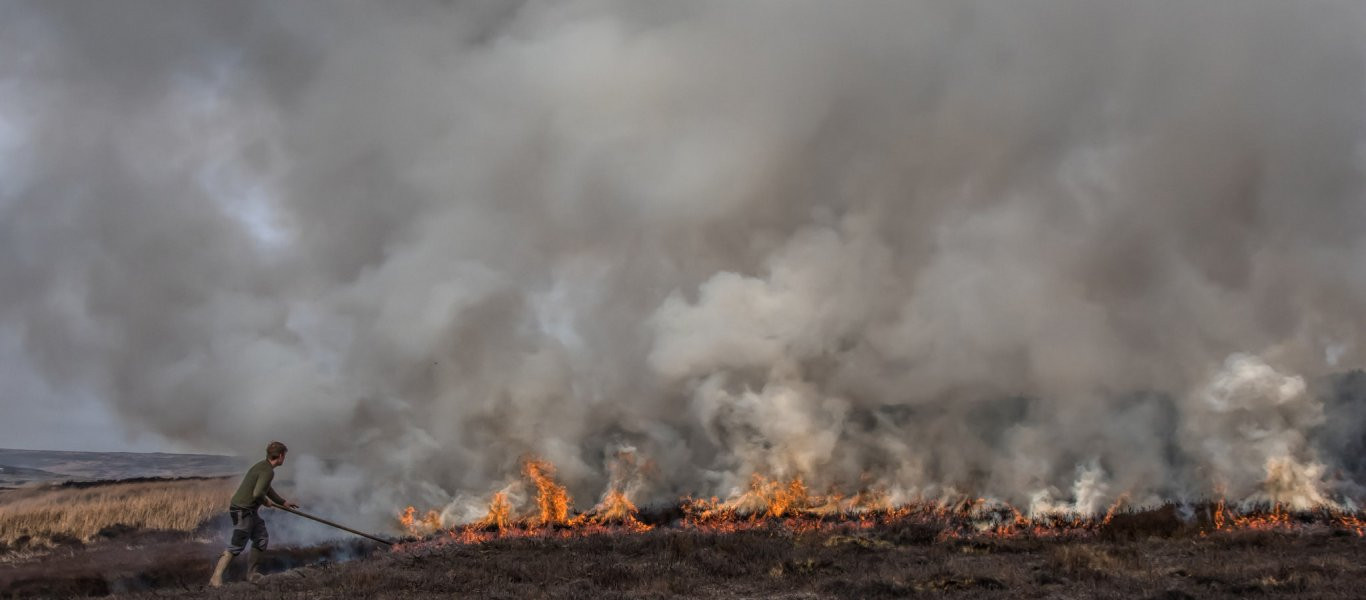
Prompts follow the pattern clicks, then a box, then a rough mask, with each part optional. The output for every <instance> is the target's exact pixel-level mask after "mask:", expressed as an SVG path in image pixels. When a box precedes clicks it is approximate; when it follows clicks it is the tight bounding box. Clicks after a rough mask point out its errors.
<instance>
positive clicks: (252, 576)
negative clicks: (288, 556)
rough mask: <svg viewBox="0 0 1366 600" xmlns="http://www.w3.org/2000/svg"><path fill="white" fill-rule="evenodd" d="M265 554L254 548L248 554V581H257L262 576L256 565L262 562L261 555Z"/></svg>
mask: <svg viewBox="0 0 1366 600" xmlns="http://www.w3.org/2000/svg"><path fill="white" fill-rule="evenodd" d="M262 554H265V553H264V552H261V551H260V550H257V549H255V548H252V549H251V551H250V554H247V581H253V582H254V581H256V580H258V579H260V578H261V574H260V573H257V572H256V565H257V564H258V563H260V562H261V555H262Z"/></svg>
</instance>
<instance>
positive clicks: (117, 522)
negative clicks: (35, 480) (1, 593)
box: [0, 478, 232, 551]
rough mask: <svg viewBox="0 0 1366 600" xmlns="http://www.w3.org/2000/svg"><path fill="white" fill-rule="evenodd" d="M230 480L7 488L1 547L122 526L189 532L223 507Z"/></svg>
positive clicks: (45, 543) (40, 544)
mask: <svg viewBox="0 0 1366 600" xmlns="http://www.w3.org/2000/svg"><path fill="white" fill-rule="evenodd" d="M231 485H232V482H231V481H230V480H228V479H218V478H215V479H182V480H163V481H138V482H129V483H117V482H115V483H107V484H103V485H95V486H88V485H67V486H62V485H57V486H46V487H37V488H27V489H18V490H9V491H6V492H4V493H3V494H0V551H4V550H6V549H23V548H44V547H53V546H61V545H70V544H74V543H84V542H88V541H91V540H92V539H95V538H96V537H99V536H100V535H101V534H102V533H103V534H105V535H110V534H113V533H116V532H119V531H127V530H139V531H142V530H160V531H179V532H189V531H193V530H195V529H197V528H198V527H200V526H201V525H203V524H204V523H205V522H206V521H207V520H208V519H209V518H211V517H213V516H215V515H217V514H219V513H222V512H223V510H224V502H225V500H224V499H225V498H227V497H228V494H230V493H231V491H232V490H231V489H230V486H231Z"/></svg>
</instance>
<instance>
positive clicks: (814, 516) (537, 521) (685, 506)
mask: <svg viewBox="0 0 1366 600" xmlns="http://www.w3.org/2000/svg"><path fill="white" fill-rule="evenodd" d="M522 474H523V476H524V477H525V478H526V480H525V482H523V484H522V488H521V489H523V490H530V491H532V492H534V500H533V499H531V498H528V499H527V500H525V503H526V504H528V505H529V506H528V507H527V508H524V509H522V510H521V511H520V512H519V511H518V510H517V508H516V507H514V506H513V505H512V504H511V502H510V501H509V492H508V489H513V488H515V484H514V485H513V486H509V488H505V489H504V490H500V491H498V492H495V493H494V494H493V497H492V498H491V499H490V500H489V502H488V508H487V514H486V515H485V516H484V517H483V518H481V519H477V520H474V521H472V522H468V523H448V522H447V521H446V518H445V516H444V514H445V513H443V512H441V511H437V510H429V511H427V512H426V513H425V514H424V515H423V516H421V517H418V512H417V509H416V508H414V507H412V506H409V507H407V508H406V509H404V510H403V511H402V512H401V514H400V516H399V519H398V522H399V525H400V526H401V527H402V528H403V529H404V530H405V531H407V532H408V533H409V535H410V536H412V537H415V538H419V539H420V540H421V542H420V543H426V544H445V543H459V544H482V543H488V542H491V541H494V540H498V539H504V538H526V537H538V538H560V539H565V538H572V537H576V536H589V535H598V534H602V533H623V534H631V533H636V534H639V533H644V532H648V531H651V530H653V529H656V528H669V529H676V530H693V531H702V532H709V533H735V532H742V531H750V530H771V529H774V528H777V529H781V530H784V531H788V532H791V533H793V534H802V533H811V532H823V533H826V534H830V535H837V536H838V535H850V534H856V533H858V532H862V531H868V530H878V531H897V532H902V533H904V534H905V535H908V536H911V537H914V538H916V539H923V540H925V541H927V542H930V541H948V540H955V539H959V540H981V539H990V538H1032V539H1077V540H1084V539H1093V538H1104V539H1106V540H1108V541H1118V540H1123V539H1129V540H1133V539H1139V538H1143V537H1151V536H1157V537H1175V536H1179V535H1189V536H1194V535H1201V536H1203V535H1209V534H1211V533H1217V532H1229V531H1244V530H1250V531H1304V530H1309V529H1319V530H1325V531H1329V530H1331V531H1339V532H1343V533H1346V534H1351V535H1355V536H1357V537H1362V536H1363V535H1366V520H1363V518H1362V514H1360V513H1349V512H1343V511H1340V510H1336V509H1331V508H1327V507H1325V508H1322V509H1318V510H1313V511H1294V512H1292V511H1290V510H1289V509H1287V508H1286V507H1285V506H1283V505H1280V504H1271V505H1258V506H1244V507H1243V508H1242V509H1241V510H1235V509H1234V508H1232V507H1231V506H1229V505H1228V504H1227V503H1226V502H1225V501H1224V500H1222V499H1221V500H1217V501H1208V502H1203V503H1197V504H1187V505H1180V506H1178V505H1175V504H1169V505H1165V506H1162V507H1157V508H1155V509H1140V508H1138V507H1133V506H1127V505H1126V504H1125V502H1126V501H1127V496H1121V497H1120V499H1119V500H1118V501H1116V502H1115V503H1114V504H1112V505H1111V506H1110V507H1109V508H1108V509H1107V510H1106V511H1105V512H1104V513H1102V514H1096V515H1084V514H1077V513H1044V514H1037V515H1025V514H1024V513H1022V512H1021V511H1020V510H1018V509H1016V508H1015V507H1013V506H1011V505H1010V504H1007V503H1004V502H1000V501H993V500H988V499H985V498H970V497H969V498H962V499H960V500H957V501H952V502H945V501H927V502H913V503H906V504H900V505H892V504H891V503H890V502H889V501H888V499H887V494H885V493H880V492H878V491H876V490H860V491H859V492H857V493H854V494H851V495H843V494H840V493H837V492H829V493H826V494H815V493H812V492H811V491H810V490H809V489H808V487H807V486H806V484H805V483H804V482H803V481H802V480H801V479H800V478H797V479H792V480H789V481H779V480H773V479H768V478H765V477H762V476H759V475H755V476H754V477H753V478H752V480H751V482H750V485H749V487H748V489H747V490H745V491H743V492H741V493H739V494H736V495H735V496H734V497H732V498H729V499H726V500H721V499H719V498H714V497H713V498H705V499H700V498H684V499H682V500H681V501H680V502H679V503H678V505H676V506H673V507H665V508H663V509H659V510H654V511H646V512H645V513H642V512H641V511H640V510H638V509H637V507H636V505H635V504H634V503H632V502H631V500H630V499H629V498H628V497H627V494H626V493H625V492H624V491H623V487H622V485H621V482H620V481H619V480H617V479H615V478H614V480H613V483H612V485H611V486H610V487H609V489H608V490H607V492H606V493H605V494H604V497H603V499H602V501H601V502H599V503H598V504H597V505H595V506H593V507H592V508H591V509H589V510H587V511H585V512H582V513H575V512H574V510H573V505H572V499H571V498H570V496H569V494H568V492H566V490H565V488H564V487H563V486H562V485H560V484H559V483H557V482H556V481H555V479H554V475H555V469H554V467H553V466H552V465H550V464H549V463H546V462H544V461H541V460H537V459H534V458H530V459H527V460H526V461H525V462H524V464H523V469H522Z"/></svg>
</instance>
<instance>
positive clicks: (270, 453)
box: [266, 442, 289, 467]
mask: <svg viewBox="0 0 1366 600" xmlns="http://www.w3.org/2000/svg"><path fill="white" fill-rule="evenodd" d="M286 452H289V448H286V447H285V445H284V444H281V443H280V442H271V443H270V444H269V445H267V446H266V460H267V461H269V462H270V464H272V465H274V466H277V467H278V466H280V465H283V464H285V453H286Z"/></svg>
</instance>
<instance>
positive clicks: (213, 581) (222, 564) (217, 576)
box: [209, 550, 232, 587]
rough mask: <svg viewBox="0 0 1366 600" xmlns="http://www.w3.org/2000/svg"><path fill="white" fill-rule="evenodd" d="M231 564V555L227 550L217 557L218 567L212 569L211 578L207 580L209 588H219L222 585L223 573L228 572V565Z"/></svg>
mask: <svg viewBox="0 0 1366 600" xmlns="http://www.w3.org/2000/svg"><path fill="white" fill-rule="evenodd" d="M230 562H232V553H231V552H228V551H227V550H224V551H223V555H222V556H220V557H218V565H217V566H215V567H214V568H213V577H210V578H209V587H221V586H222V585H223V571H226V570H228V563H230Z"/></svg>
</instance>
